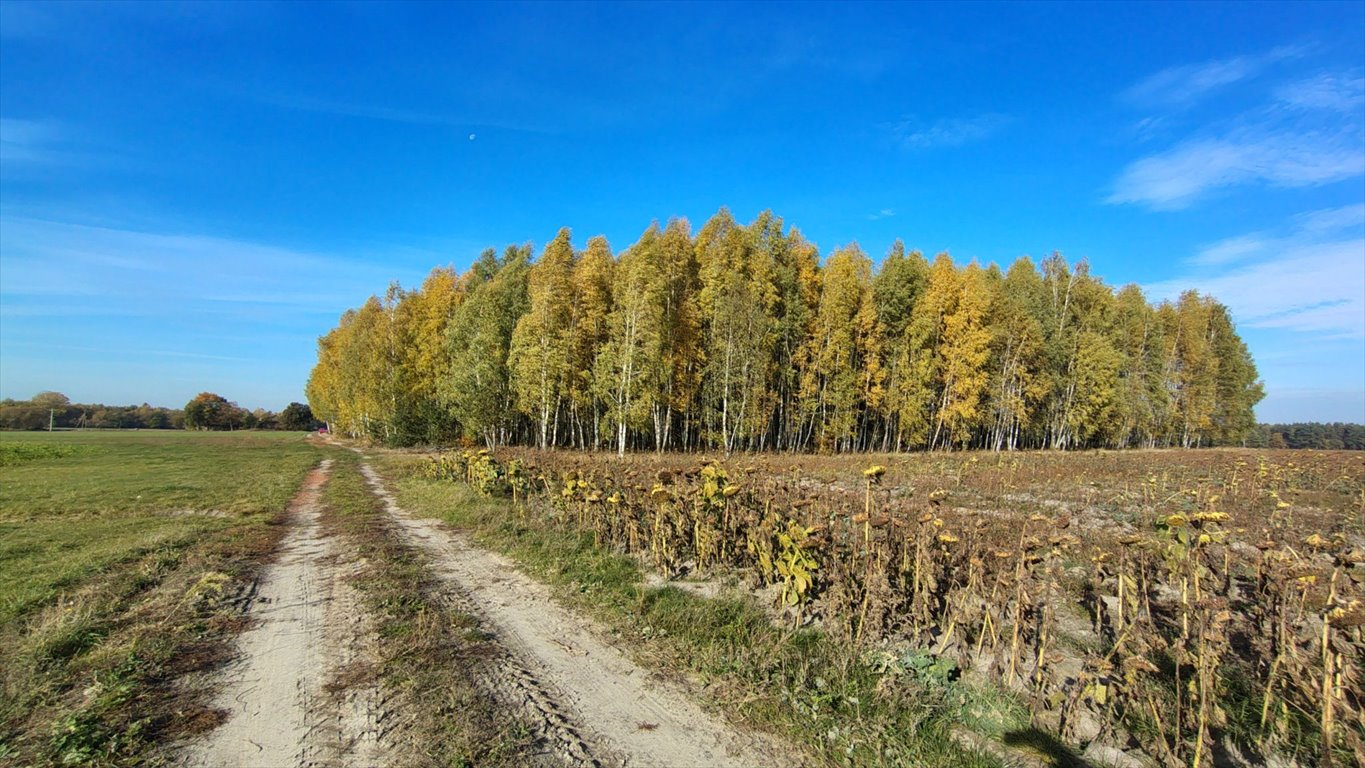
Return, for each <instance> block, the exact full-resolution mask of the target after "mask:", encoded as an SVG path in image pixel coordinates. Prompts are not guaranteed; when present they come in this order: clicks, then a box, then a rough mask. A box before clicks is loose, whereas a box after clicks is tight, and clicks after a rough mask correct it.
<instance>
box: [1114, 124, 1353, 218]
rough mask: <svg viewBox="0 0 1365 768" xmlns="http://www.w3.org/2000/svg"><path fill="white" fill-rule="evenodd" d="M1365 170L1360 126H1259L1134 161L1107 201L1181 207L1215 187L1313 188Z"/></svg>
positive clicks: (1347, 177) (1182, 145) (1179, 145)
mask: <svg viewBox="0 0 1365 768" xmlns="http://www.w3.org/2000/svg"><path fill="white" fill-rule="evenodd" d="M1362 173H1365V153H1363V152H1361V149H1360V144H1359V132H1358V131H1337V132H1327V131H1313V130H1308V131H1300V130H1294V129H1277V128H1275V127H1271V126H1257V127H1252V128H1246V129H1241V130H1237V131H1234V132H1231V133H1229V134H1227V135H1224V136H1217V137H1211V138H1199V139H1190V140H1187V141H1184V142H1182V143H1180V144H1178V145H1176V146H1175V147H1174V148H1172V149H1169V150H1166V151H1164V152H1159V153H1157V154H1154V155H1150V156H1148V157H1144V158H1142V159H1140V160H1137V161H1135V162H1133V163H1131V164H1130V165H1129V166H1128V167H1127V168H1125V169H1124V170H1123V173H1122V174H1120V175H1119V177H1118V179H1117V180H1116V181H1115V182H1114V186H1113V192H1112V193H1111V194H1110V195H1109V197H1108V198H1107V200H1106V202H1109V203H1140V204H1143V205H1146V206H1148V207H1150V208H1153V209H1156V210H1179V209H1182V208H1186V207H1188V206H1189V205H1190V204H1191V203H1193V202H1194V201H1195V200H1197V199H1198V198H1200V197H1201V196H1203V195H1204V194H1206V193H1207V192H1210V191H1212V190H1215V189H1219V188H1222V187H1231V186H1238V185H1243V184H1252V183H1264V184H1268V185H1271V186H1276V187H1288V188H1294V187H1312V186H1318V185H1321V184H1327V183H1331V182H1335V181H1342V180H1344V179H1349V178H1353V177H1355V176H1359V175H1361V174H1362Z"/></svg>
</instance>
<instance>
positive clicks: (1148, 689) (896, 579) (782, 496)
mask: <svg viewBox="0 0 1365 768" xmlns="http://www.w3.org/2000/svg"><path fill="white" fill-rule="evenodd" d="M424 471H425V473H426V475H427V476H428V477H431V478H442V479H451V480H457V481H461V482H465V483H468V484H469V485H471V486H472V487H474V488H477V489H478V490H480V491H481V492H483V493H486V494H495V495H496V494H505V495H507V496H508V497H509V498H510V499H511V501H512V503H513V505H514V507H513V509H514V511H513V512H512V513H511V514H515V515H519V516H534V517H538V518H545V519H548V520H549V521H550V522H551V523H553V524H554V525H556V526H558V527H561V528H563V529H569V530H574V531H580V532H583V533H586V534H590V535H591V536H592V538H593V541H594V542H595V543H596V544H597V545H599V546H601V547H603V548H607V549H609V550H614V551H617V552H622V553H626V554H629V555H631V556H634V557H637V558H639V559H640V560H641V561H643V562H647V563H649V564H650V565H651V566H652V567H653V568H654V569H656V570H657V571H658V572H659V573H660V574H662V575H664V576H666V577H669V578H677V577H680V576H688V577H690V578H706V577H710V576H714V575H717V574H723V573H738V574H741V575H742V576H743V577H744V578H746V579H747V580H748V581H749V582H750V584H751V586H753V587H755V588H760V587H764V586H768V587H770V590H771V592H770V593H771V594H773V595H774V598H775V600H776V601H777V602H778V603H779V604H780V605H781V607H782V608H783V610H784V614H783V615H784V616H785V619H784V620H785V621H789V622H791V625H792V626H802V625H815V626H819V627H820V628H821V630H822V631H823V632H824V633H825V634H827V635H828V636H830V637H832V638H834V639H836V640H837V641H838V642H839V643H841V644H843V645H845V646H846V647H848V648H850V649H852V651H853V652H854V653H856V654H857V655H858V656H859V657H860V658H861V659H862V660H863V661H864V662H868V663H872V664H874V665H875V666H877V668H879V669H880V670H881V675H882V682H881V685H884V686H886V687H888V688H894V687H895V686H896V685H897V682H898V681H899V680H902V679H907V678H910V679H916V678H925V677H930V678H937V677H941V678H943V679H944V680H954V679H959V678H962V679H970V680H977V681H983V682H987V683H989V684H990V685H992V686H995V687H998V688H1000V689H1002V690H1004V691H1007V692H1011V693H1012V695H1013V696H1015V697H1017V699H1018V700H1020V701H1021V702H1023V704H1024V706H1025V707H1026V708H1027V711H1028V717H1029V722H1030V726H1031V728H1030V732H1031V731H1033V730H1036V731H1037V734H1036V735H1037V738H1032V737H1030V738H1024V736H1026V735H1027V733H1024V734H1022V735H1021V734H1020V733H1015V734H1014V735H1013V736H1012V737H1011V736H1010V734H1005V736H1006V738H1003V739H1002V740H1003V741H1005V742H1006V743H1009V742H1010V741H1011V739H1013V741H1014V742H1019V743H1025V742H1030V741H1037V740H1038V739H1041V738H1042V737H1043V736H1047V737H1048V738H1051V739H1054V740H1056V741H1057V744H1059V745H1061V747H1064V748H1066V749H1071V748H1075V749H1077V750H1080V749H1086V750H1088V754H1089V755H1090V756H1091V757H1092V758H1095V759H1101V758H1102V759H1104V760H1105V761H1107V762H1112V761H1115V760H1120V761H1121V760H1125V759H1126V760H1132V759H1139V758H1140V759H1147V760H1155V761H1157V762H1159V763H1162V764H1165V765H1170V766H1176V765H1213V764H1214V763H1215V762H1217V763H1223V764H1226V763H1229V762H1231V763H1233V764H1236V763H1237V762H1238V761H1243V762H1246V763H1256V762H1263V761H1267V760H1270V759H1280V760H1289V761H1293V762H1296V763H1299V764H1305V765H1314V764H1316V765H1330V764H1359V762H1361V761H1362V760H1365V740H1363V739H1365V720H1363V719H1362V703H1365V702H1362V700H1361V694H1360V691H1361V689H1362V685H1361V678H1360V675H1361V659H1362V656H1363V653H1362V651H1363V650H1365V643H1363V642H1362V634H1361V633H1362V623H1365V609H1362V602H1361V599H1362V581H1363V580H1365V564H1363V563H1362V553H1363V551H1365V542H1363V541H1362V522H1365V459H1363V458H1362V457H1361V456H1359V455H1358V454H1348V453H1332V452H1324V453H1301V452H1294V453H1290V452H1264V451H1235V450H1219V451H1195V452H1174V451H1161V452H1156V451H1152V452H1130V453H1109V452H1097V453H1088V454H1065V455H1061V454H999V455H983V454H967V455H951V454H950V455H943V454H935V455H920V456H909V457H905V456H888V457H876V458H873V459H869V458H866V457H847V456H844V457H833V458H829V457H787V456H763V457H754V458H750V457H744V458H737V459H735V460H733V461H719V460H706V459H704V458H699V457H695V456H678V455H665V456H638V457H631V458H629V459H627V460H625V461H617V460H607V459H604V458H603V457H601V456H600V455H591V454H574V453H556V452H544V453H542V452H533V451H515V450H513V451H506V452H503V453H499V454H498V455H496V456H495V455H493V454H491V453H489V452H486V451H479V452H475V451H466V452H463V453H453V454H446V455H443V456H436V457H432V458H430V459H429V460H428V463H427V465H426V468H425V470H424Z"/></svg>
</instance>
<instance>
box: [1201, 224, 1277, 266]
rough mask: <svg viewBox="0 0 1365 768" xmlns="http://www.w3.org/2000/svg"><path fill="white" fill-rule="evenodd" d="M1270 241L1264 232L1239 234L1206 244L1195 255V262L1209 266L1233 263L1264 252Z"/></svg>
mask: <svg viewBox="0 0 1365 768" xmlns="http://www.w3.org/2000/svg"><path fill="white" fill-rule="evenodd" d="M1269 242H1270V241H1269V240H1268V239H1267V238H1266V236H1265V235H1264V234H1263V233H1260V232H1253V233H1251V234H1249V235H1238V236H1237V237H1229V238H1228V239H1226V240H1220V241H1218V242H1216V243H1214V244H1212V245H1208V246H1205V247H1203V248H1201V249H1200V250H1199V252H1198V253H1196V254H1195V256H1194V259H1193V261H1194V263H1195V264H1204V265H1207V266H1218V265H1220V264H1231V263H1232V262H1235V261H1242V260H1243V259H1246V258H1247V257H1250V256H1255V255H1257V254H1260V253H1264V252H1265V249H1266V246H1267V245H1268V243H1269Z"/></svg>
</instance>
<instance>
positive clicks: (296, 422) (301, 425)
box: [275, 403, 318, 432]
mask: <svg viewBox="0 0 1365 768" xmlns="http://www.w3.org/2000/svg"><path fill="white" fill-rule="evenodd" d="M317 423H318V422H317V420H316V419H314V418H313V411H312V409H311V408H309V407H308V406H306V405H304V404H303V403H290V404H289V405H286V406H285V407H284V410H283V411H280V415H279V416H278V417H277V418H276V419H275V424H276V428H277V429H282V430H285V431H287V432H305V431H308V430H311V429H315V428H316V427H317Z"/></svg>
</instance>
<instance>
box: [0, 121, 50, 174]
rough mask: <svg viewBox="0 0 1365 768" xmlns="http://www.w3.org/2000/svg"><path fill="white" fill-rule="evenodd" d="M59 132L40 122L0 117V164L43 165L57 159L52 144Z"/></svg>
mask: <svg viewBox="0 0 1365 768" xmlns="http://www.w3.org/2000/svg"><path fill="white" fill-rule="evenodd" d="M60 134H61V132H60V129H58V128H57V127H56V126H55V125H54V124H52V123H50V122H45V121H42V120H20V119H17V118H12V117H0V163H3V164H6V165H9V164H13V163H43V162H50V161H52V160H54V159H56V158H57V154H56V151H55V148H54V143H55V142H56V140H57V139H58V137H59V136H60Z"/></svg>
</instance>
